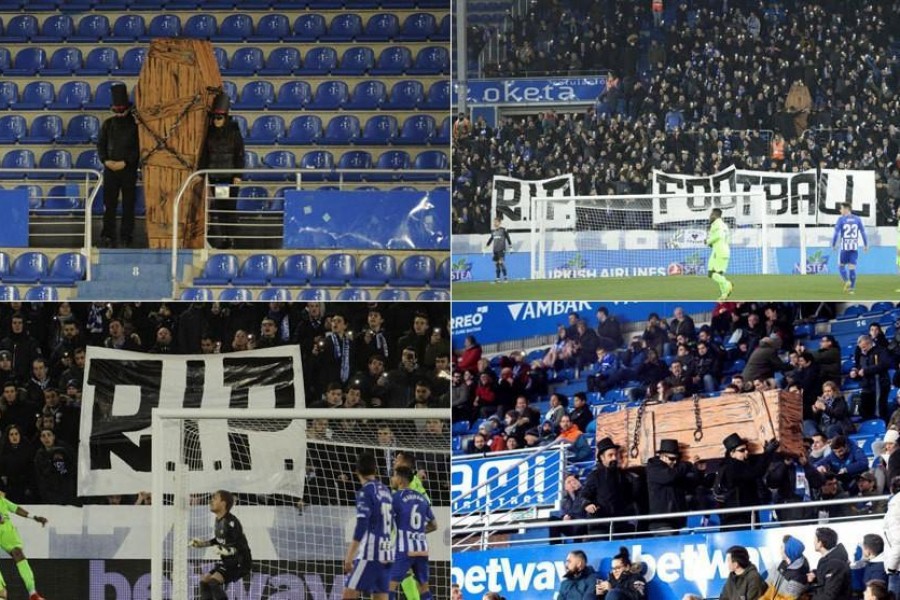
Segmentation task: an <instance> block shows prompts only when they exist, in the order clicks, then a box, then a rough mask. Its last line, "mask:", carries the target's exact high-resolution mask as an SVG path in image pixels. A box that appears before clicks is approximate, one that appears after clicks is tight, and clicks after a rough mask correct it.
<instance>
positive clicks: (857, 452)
mask: <svg viewBox="0 0 900 600" xmlns="http://www.w3.org/2000/svg"><path fill="white" fill-rule="evenodd" d="M815 465H816V469H818V471H819V472H820V473H826V472H831V473H834V474H835V475H837V478H838V480H839V481H840V482H841V483H843V484H844V486H845V487H848V486H849V485H850V484H851V483H853V482H854V481H855V480H856V477H857V476H858V475H859V474H860V473H863V472H864V471H866V470H867V469H868V468H869V459H868V458H866V453H865V452H863V450H862V448H860V447H859V446H857V445H856V444H855V443H853V442H850V441H848V440H847V438H846V437H844V436H842V435H839V436H837V437H836V438H834V440H832V442H831V454H829V455H828V456H826V457H825V458H822V459H820V460H818V461H816V463H815Z"/></svg>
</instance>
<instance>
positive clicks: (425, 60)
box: [407, 46, 450, 75]
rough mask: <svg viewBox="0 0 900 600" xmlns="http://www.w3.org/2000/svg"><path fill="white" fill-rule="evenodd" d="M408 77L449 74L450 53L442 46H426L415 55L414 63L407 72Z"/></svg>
mask: <svg viewBox="0 0 900 600" xmlns="http://www.w3.org/2000/svg"><path fill="white" fill-rule="evenodd" d="M407 73H409V74H410V75H440V74H449V73H450V52H449V51H448V50H447V48H445V47H443V46H427V47H425V48H422V49H421V50H419V53H418V54H416V63H415V65H413V67H412V68H410V69H408V70H407Z"/></svg>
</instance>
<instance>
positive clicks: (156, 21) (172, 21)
mask: <svg viewBox="0 0 900 600" xmlns="http://www.w3.org/2000/svg"><path fill="white" fill-rule="evenodd" d="M180 35H181V17H179V16H178V15H156V16H155V17H153V20H152V21H150V26H149V27H148V28H147V35H146V36H145V37H146V39H147V41H149V40H151V39H154V38H174V37H179V36H180Z"/></svg>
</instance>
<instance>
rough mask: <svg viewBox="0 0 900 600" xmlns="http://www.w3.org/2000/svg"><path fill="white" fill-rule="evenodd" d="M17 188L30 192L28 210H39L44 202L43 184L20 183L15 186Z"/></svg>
mask: <svg viewBox="0 0 900 600" xmlns="http://www.w3.org/2000/svg"><path fill="white" fill-rule="evenodd" d="M15 189H17V190H25V193H26V194H28V210H37V209H39V208H40V207H41V206H42V205H43V203H44V199H43V196H44V190H43V189H42V188H41V186H39V185H36V184H29V185H25V184H20V185H17V186H16V187H15Z"/></svg>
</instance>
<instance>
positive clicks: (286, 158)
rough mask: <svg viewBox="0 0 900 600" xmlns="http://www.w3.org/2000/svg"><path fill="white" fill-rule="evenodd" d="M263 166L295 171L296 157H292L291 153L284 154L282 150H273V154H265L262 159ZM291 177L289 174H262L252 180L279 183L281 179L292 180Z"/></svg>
mask: <svg viewBox="0 0 900 600" xmlns="http://www.w3.org/2000/svg"><path fill="white" fill-rule="evenodd" d="M262 162H263V166H266V167H269V168H270V169H296V168H297V157H296V156H294V153H293V152H286V151H284V150H275V151H273V152H269V153H268V154H266V156H265V158H263V161H262ZM293 178H294V177H293V175H291V174H290V173H272V174H269V173H262V174H259V175H255V176H254V179H258V180H261V181H280V180H282V179H293Z"/></svg>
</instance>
